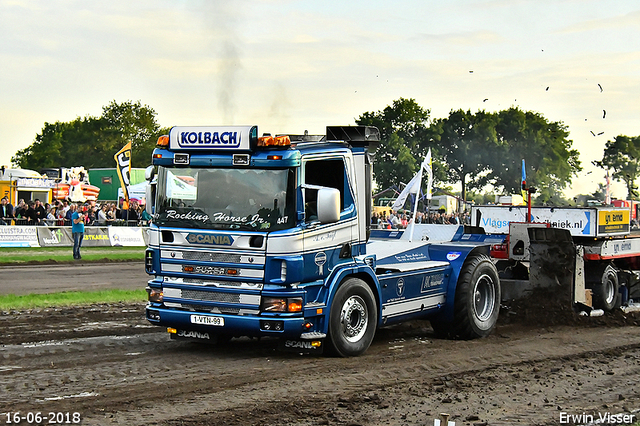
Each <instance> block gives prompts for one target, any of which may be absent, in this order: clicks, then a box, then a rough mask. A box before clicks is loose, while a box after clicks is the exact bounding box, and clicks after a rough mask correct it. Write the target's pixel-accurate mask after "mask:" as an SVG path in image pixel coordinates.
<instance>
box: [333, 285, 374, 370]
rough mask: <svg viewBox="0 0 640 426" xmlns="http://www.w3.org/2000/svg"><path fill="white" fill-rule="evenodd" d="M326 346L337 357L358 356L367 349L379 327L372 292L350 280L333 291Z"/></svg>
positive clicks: (366, 286)
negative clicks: (328, 346) (334, 293)
mask: <svg viewBox="0 0 640 426" xmlns="http://www.w3.org/2000/svg"><path fill="white" fill-rule="evenodd" d="M329 315H330V316H329V336H328V339H327V341H328V343H329V344H330V347H331V349H333V352H334V353H335V354H336V355H340V356H343V357H348V356H357V355H360V354H362V353H363V352H364V351H366V350H367V348H369V345H371V342H372V341H373V336H374V334H375V332H376V326H377V323H378V311H377V307H376V302H375V298H374V296H373V292H372V291H371V288H369V286H368V285H367V284H366V283H365V282H364V281H362V280H360V279H357V278H349V279H348V280H346V281H345V282H344V283H343V284H342V285H341V286H340V287H339V288H338V290H337V291H336V295H335V297H334V298H333V303H332V304H331V310H330V313H329Z"/></svg>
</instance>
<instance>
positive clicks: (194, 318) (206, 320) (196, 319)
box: [191, 315, 224, 327]
mask: <svg viewBox="0 0 640 426" xmlns="http://www.w3.org/2000/svg"><path fill="white" fill-rule="evenodd" d="M191 324H201V325H215V326H218V327H222V326H224V318H222V317H212V316H208V315H191Z"/></svg>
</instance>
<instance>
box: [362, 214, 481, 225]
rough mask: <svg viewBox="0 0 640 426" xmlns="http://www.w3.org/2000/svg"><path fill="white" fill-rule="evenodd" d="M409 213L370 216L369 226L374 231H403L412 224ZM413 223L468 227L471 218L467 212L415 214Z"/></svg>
mask: <svg viewBox="0 0 640 426" xmlns="http://www.w3.org/2000/svg"><path fill="white" fill-rule="evenodd" d="M411 216H412V215H411V213H410V212H408V211H405V212H404V213H401V212H399V211H393V210H389V211H388V212H387V211H383V212H381V213H373V214H372V215H371V225H372V227H373V228H374V229H405V228H407V226H409V225H410V224H411V223H412V222H413V218H412V217H411ZM415 223H417V224H419V223H436V224H443V225H445V224H446V225H469V224H470V223H471V218H470V217H469V213H468V212H463V213H450V214H447V213H445V212H444V210H442V211H433V212H430V213H424V212H417V213H416V220H415Z"/></svg>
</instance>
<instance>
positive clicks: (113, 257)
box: [0, 247, 145, 265]
mask: <svg viewBox="0 0 640 426" xmlns="http://www.w3.org/2000/svg"><path fill="white" fill-rule="evenodd" d="M144 252H145V247H86V248H84V247H83V248H82V249H81V250H80V253H81V254H82V260H84V261H99V260H104V259H108V260H109V261H136V260H139V261H143V260H144ZM47 261H54V262H67V261H73V248H72V247H48V248H38V247H0V265H3V264H18V265H19V264H25V263H29V262H47Z"/></svg>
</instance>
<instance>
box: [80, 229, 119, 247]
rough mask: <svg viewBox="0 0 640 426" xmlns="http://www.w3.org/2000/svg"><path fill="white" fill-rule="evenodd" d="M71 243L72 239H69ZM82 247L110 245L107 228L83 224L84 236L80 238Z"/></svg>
mask: <svg viewBox="0 0 640 426" xmlns="http://www.w3.org/2000/svg"><path fill="white" fill-rule="evenodd" d="M71 245H73V240H72V241H71ZM82 246H83V247H108V246H111V240H110V239H109V232H108V231H107V228H104V227H97V226H85V227H84V238H83V239H82Z"/></svg>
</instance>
